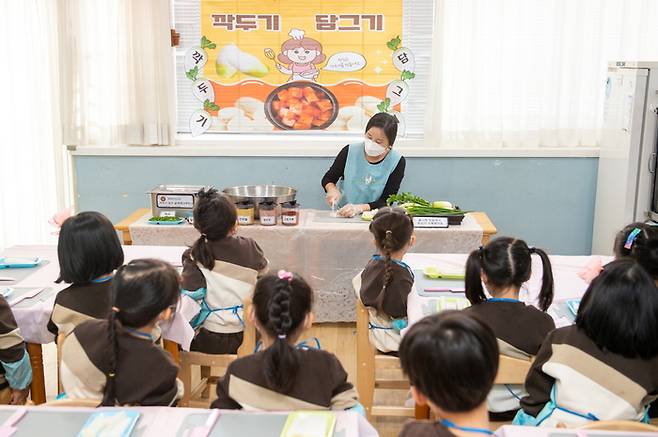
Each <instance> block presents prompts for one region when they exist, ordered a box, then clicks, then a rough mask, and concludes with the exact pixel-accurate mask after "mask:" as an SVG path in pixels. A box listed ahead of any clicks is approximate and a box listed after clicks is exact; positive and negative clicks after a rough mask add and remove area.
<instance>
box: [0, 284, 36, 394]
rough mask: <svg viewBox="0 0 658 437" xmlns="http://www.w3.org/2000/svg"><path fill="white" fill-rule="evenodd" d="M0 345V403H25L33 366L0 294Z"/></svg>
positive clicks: (10, 313) (9, 309) (8, 308)
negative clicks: (0, 346)
mask: <svg viewBox="0 0 658 437" xmlns="http://www.w3.org/2000/svg"><path fill="white" fill-rule="evenodd" d="M0 345H2V348H1V349H0V404H9V403H11V404H12V405H23V404H24V403H25V401H26V400H27V395H28V394H29V392H30V387H29V386H30V383H31V382H32V366H31V364H30V356H29V355H28V354H27V351H26V350H25V341H23V337H22V336H21V331H20V329H18V325H17V324H16V319H15V318H14V313H12V311H11V308H10V307H9V304H8V303H7V301H6V300H5V298H4V296H0Z"/></svg>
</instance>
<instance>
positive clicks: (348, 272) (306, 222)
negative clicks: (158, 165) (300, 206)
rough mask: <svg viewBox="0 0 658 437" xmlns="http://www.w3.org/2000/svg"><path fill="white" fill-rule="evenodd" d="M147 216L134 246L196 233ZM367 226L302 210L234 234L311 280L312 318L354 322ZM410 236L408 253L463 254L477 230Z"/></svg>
mask: <svg viewBox="0 0 658 437" xmlns="http://www.w3.org/2000/svg"><path fill="white" fill-rule="evenodd" d="M149 217H150V214H147V215H145V216H143V217H142V218H141V219H139V220H137V221H136V222H135V223H134V224H132V225H130V227H129V229H130V237H131V239H132V242H133V244H134V245H176V246H185V245H191V244H192V243H193V242H194V241H195V240H196V239H197V238H198V237H199V233H198V232H197V230H196V229H194V227H192V226H191V225H189V224H184V225H178V226H157V225H151V224H148V223H147V220H148V219H149ZM368 226H369V224H368V222H364V221H362V220H361V219H359V218H356V219H342V218H332V217H330V216H329V212H328V211H317V210H302V213H301V222H300V224H299V225H298V226H283V225H280V224H279V225H277V226H260V225H252V226H242V227H240V229H239V234H240V235H243V236H245V237H250V238H253V239H255V240H256V241H257V242H258V244H259V245H260V246H261V247H262V249H263V251H264V252H265V256H266V257H267V258H268V259H269V261H270V267H271V269H272V270H278V269H280V268H284V269H286V270H290V271H294V272H297V273H299V274H300V275H302V276H303V277H304V278H305V279H306V280H307V281H308V282H309V283H310V284H311V286H312V287H313V289H314V290H315V293H316V305H315V317H316V320H317V321H318V322H345V321H347V322H349V321H354V320H356V319H355V316H356V315H355V304H356V302H355V298H354V292H353V291H352V278H354V276H355V275H356V274H357V273H358V272H359V271H360V270H361V269H362V268H363V267H364V266H365V265H366V264H367V263H368V260H369V259H370V257H371V256H372V254H373V253H374V251H375V249H374V246H373V241H372V234H371V233H370V232H369V231H368ZM416 236H417V239H416V245H415V247H414V248H413V249H412V252H420V253H422V252H432V253H468V252H470V251H471V250H473V249H476V248H477V247H478V246H479V245H480V242H481V241H482V228H481V227H480V225H479V224H478V223H477V222H476V220H475V219H474V218H473V217H471V216H466V218H465V219H464V222H463V223H462V225H461V226H452V227H450V228H448V229H417V230H416ZM179 256H180V255H179Z"/></svg>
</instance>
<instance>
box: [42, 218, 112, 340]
mask: <svg viewBox="0 0 658 437" xmlns="http://www.w3.org/2000/svg"><path fill="white" fill-rule="evenodd" d="M57 257H58V258H59V269H60V273H59V278H58V279H57V282H58V283H59V282H62V281H64V282H66V283H68V284H71V286H69V287H68V288H66V289H64V290H62V291H60V292H59V293H58V294H57V297H56V298H55V306H54V307H53V312H52V314H51V315H50V321H49V322H48V330H49V331H50V332H52V333H53V334H54V335H55V337H57V335H58V334H60V333H61V334H64V335H68V334H69V333H70V332H71V331H72V330H73V328H75V327H76V326H77V325H79V324H80V323H82V322H84V321H86V320H93V319H106V318H107V317H108V315H109V314H110V308H111V306H112V305H111V296H110V283H111V281H112V275H113V274H114V270H116V269H117V268H118V267H119V266H120V265H122V264H123V249H122V248H121V243H120V242H119V238H118V237H117V233H116V231H115V230H114V226H112V223H111V222H110V221H109V220H108V219H107V218H106V217H105V216H104V215H103V214H101V213H98V212H81V213H80V214H77V215H75V216H73V217H69V218H68V219H66V221H65V222H64V224H63V225H62V228H61V231H60V233H59V240H58V243H57Z"/></svg>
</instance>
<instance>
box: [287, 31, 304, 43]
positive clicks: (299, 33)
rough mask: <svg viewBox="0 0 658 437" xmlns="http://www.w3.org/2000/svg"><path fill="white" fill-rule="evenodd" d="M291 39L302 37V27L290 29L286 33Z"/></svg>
mask: <svg viewBox="0 0 658 437" xmlns="http://www.w3.org/2000/svg"><path fill="white" fill-rule="evenodd" d="M288 35H290V37H291V38H292V39H297V40H300V39H304V31H303V30H302V29H291V30H290V33H289V34H288Z"/></svg>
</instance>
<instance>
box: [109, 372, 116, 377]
mask: <svg viewBox="0 0 658 437" xmlns="http://www.w3.org/2000/svg"><path fill="white" fill-rule="evenodd" d="M115 376H117V374H116V373H114V372H110V373H108V374H107V377H108V378H114V377H115Z"/></svg>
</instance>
